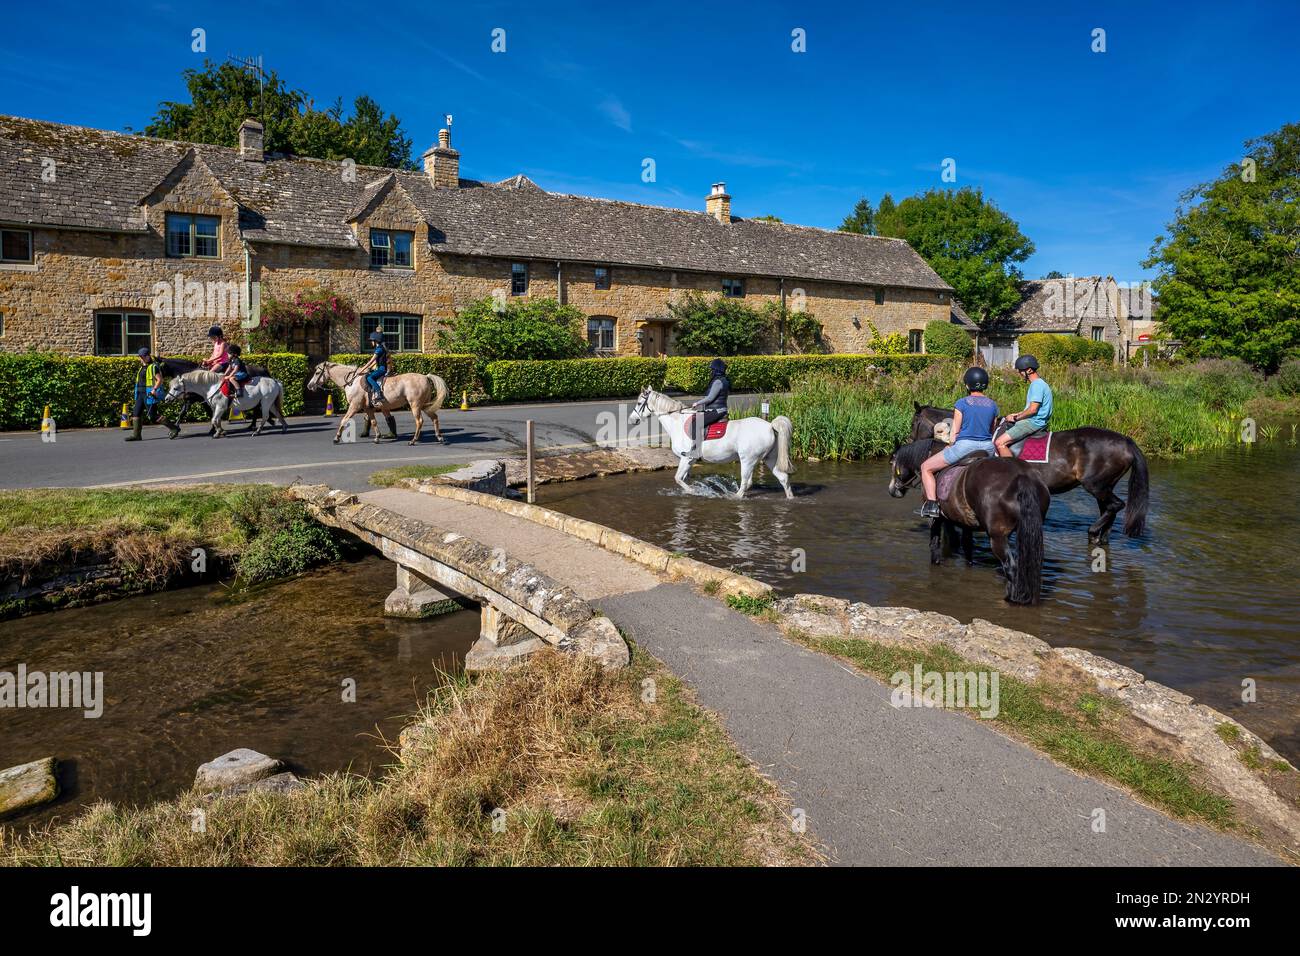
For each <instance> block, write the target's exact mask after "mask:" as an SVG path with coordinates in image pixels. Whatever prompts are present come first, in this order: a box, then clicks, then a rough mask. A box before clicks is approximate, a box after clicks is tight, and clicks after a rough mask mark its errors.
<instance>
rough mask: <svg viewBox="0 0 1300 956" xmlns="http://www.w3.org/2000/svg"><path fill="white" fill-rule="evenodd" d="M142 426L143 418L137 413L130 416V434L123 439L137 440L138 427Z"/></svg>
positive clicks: (139, 436) (138, 435) (138, 436)
mask: <svg viewBox="0 0 1300 956" xmlns="http://www.w3.org/2000/svg"><path fill="white" fill-rule="evenodd" d="M143 427H144V420H143V419H141V418H140V416H139V415H132V416H131V434H129V435H127V436H126V437H125V438H124V439H122V440H123V441H139V440H140V438H141V435H140V429H142V428H143Z"/></svg>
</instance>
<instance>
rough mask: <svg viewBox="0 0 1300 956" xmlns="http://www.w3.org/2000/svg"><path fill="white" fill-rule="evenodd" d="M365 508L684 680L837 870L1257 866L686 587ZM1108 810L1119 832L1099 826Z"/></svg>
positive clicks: (546, 548) (526, 539) (383, 499)
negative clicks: (551, 590)
mask: <svg viewBox="0 0 1300 956" xmlns="http://www.w3.org/2000/svg"><path fill="white" fill-rule="evenodd" d="M363 500H365V501H367V502H370V503H372V504H375V505H378V506H380V507H384V508H389V509H391V510H394V511H397V512H399V513H401V514H406V515H409V516H411V517H414V518H418V519H420V520H422V521H426V522H428V523H429V524H432V525H435V526H437V527H441V528H446V529H449V530H454V531H458V532H461V533H463V534H465V535H467V536H469V537H472V538H475V539H477V540H479V541H481V542H483V543H484V544H487V545H489V546H492V547H501V548H504V549H505V550H506V551H507V553H509V554H510V555H512V556H513V557H517V558H520V559H522V560H525V561H528V562H529V563H531V564H534V565H535V566H537V567H538V568H540V569H541V570H542V571H544V572H546V573H547V574H549V575H551V576H552V577H554V578H556V579H557V580H560V581H563V582H564V583H565V584H568V585H569V586H570V587H572V588H573V589H574V590H575V591H577V592H578V594H579V595H581V596H582V597H583V598H585V599H587V600H588V601H590V602H591V603H592V604H593V605H594V606H596V607H598V608H599V609H600V610H601V611H603V612H604V613H605V614H607V615H608V616H609V617H610V619H611V620H613V621H614V623H615V624H617V625H618V626H619V627H620V628H621V629H622V630H623V631H624V633H626V634H627V635H628V636H629V637H631V638H632V639H634V640H635V641H636V642H637V643H638V644H640V645H641V646H642V647H644V648H645V649H646V650H648V651H649V652H650V653H652V654H654V655H655V656H656V657H658V658H659V659H661V660H662V661H664V662H665V663H666V664H667V665H668V667H669V669H670V670H672V671H673V673H675V674H677V675H679V676H680V677H682V678H683V679H684V680H685V681H686V682H687V683H688V684H689V685H690V686H691V687H692V688H693V689H694V691H695V693H696V695H697V697H698V699H699V701H700V703H701V704H703V705H704V706H705V707H706V708H708V709H710V710H712V711H715V712H716V713H718V714H719V715H720V716H721V718H722V720H723V723H724V724H725V726H726V728H727V730H728V732H729V733H730V735H731V737H732V739H733V740H735V742H736V743H737V745H738V746H739V748H740V750H741V751H742V752H743V753H744V754H746V755H747V756H748V757H749V758H750V759H751V760H753V761H754V762H755V763H756V764H757V765H758V766H759V767H760V768H761V769H762V770H763V772H764V773H766V774H767V775H768V776H770V777H771V778H772V779H773V780H774V781H775V782H776V783H777V785H778V786H780V787H781V788H782V789H783V790H784V791H785V792H786V793H787V794H789V795H790V796H791V798H792V799H793V800H794V804H795V806H796V807H798V808H801V809H803V810H804V811H805V812H806V814H807V820H808V823H809V826H810V828H811V830H812V831H813V832H815V834H816V836H817V837H818V839H820V840H821V841H822V842H823V843H825V844H826V845H827V847H829V849H830V851H831V853H832V855H833V858H834V860H835V861H836V862H839V863H846V864H872V865H885V864H889V865H933V866H987V865H1046V866H1064V865H1069V866H1077V865H1115V866H1122V865H1138V866H1166V865H1192V864H1196V865H1251V864H1254V865H1259V864H1273V863H1277V862H1278V861H1277V860H1275V859H1274V858H1273V857H1272V856H1271V855H1269V854H1267V853H1265V852H1264V851H1262V850H1258V849H1256V848H1254V847H1252V846H1250V845H1249V844H1246V843H1244V842H1242V841H1240V840H1237V839H1234V838H1233V837H1229V836H1226V835H1223V834H1220V833H1216V832H1213V831H1210V830H1206V829H1203V828H1199V827H1192V826H1187V825H1184V824H1181V823H1176V822H1174V821H1172V820H1170V819H1168V818H1167V817H1165V816H1163V815H1162V814H1160V813H1157V812H1156V811H1154V810H1150V809H1148V808H1146V807H1143V806H1142V805H1140V804H1138V803H1137V802H1136V801H1134V800H1133V799H1132V798H1130V797H1129V796H1127V795H1126V794H1124V793H1122V792H1121V791H1119V790H1116V789H1114V788H1113V787H1110V786H1107V785H1106V784H1103V783H1099V782H1098V781H1095V780H1092V779H1090V778H1087V777H1081V776H1079V775H1077V774H1075V773H1072V772H1071V771H1069V770H1066V769H1065V768H1063V767H1060V766H1058V765H1057V764H1055V763H1053V762H1052V761H1051V760H1048V759H1047V758H1046V757H1043V756H1041V755H1039V754H1038V753H1037V752H1035V751H1033V750H1031V749H1030V748H1028V747H1026V746H1024V745H1022V744H1020V743H1017V742H1016V741H1014V740H1011V739H1009V738H1007V737H1004V736H1002V735H1001V734H999V733H997V732H996V731H994V730H992V729H991V728H990V727H989V726H988V725H987V724H983V723H981V722H979V721H978V720H972V719H970V718H968V717H964V716H961V715H959V714H955V713H952V712H949V711H943V710H937V709H926V708H916V709H896V708H894V707H893V706H891V704H890V702H889V695H890V688H889V687H887V686H886V685H884V684H882V683H880V682H879V681H877V680H875V679H874V678H871V677H867V676H864V675H862V674H859V673H857V672H855V671H851V670H850V669H848V668H847V667H845V666H844V665H842V664H841V663H840V662H838V661H836V660H834V659H833V658H830V657H827V656H826V655H824V654H819V653H816V652H815V651H810V650H808V649H807V648H805V647H802V646H800V645H797V644H794V643H791V642H790V641H788V640H786V639H785V638H784V637H783V636H782V635H781V634H780V633H779V632H778V631H777V630H776V628H775V627H773V626H772V625H770V624H765V623H760V622H758V621H755V620H754V619H753V618H750V617H747V616H745V615H743V614H739V613H737V612H735V611H733V610H731V609H730V608H728V607H726V606H725V605H724V604H721V603H720V602H718V601H717V600H715V599H713V598H709V597H706V596H704V595H702V594H699V593H698V592H696V591H694V590H692V589H691V588H690V587H688V586H686V585H683V584H675V583H664V582H661V581H660V580H658V579H657V578H656V577H655V576H654V575H653V574H651V573H650V572H649V571H648V570H647V569H646V568H645V567H644V566H642V565H639V564H634V563H632V562H630V561H628V560H626V559H625V558H622V557H619V556H618V555H614V554H611V553H609V552H608V551H605V550H603V549H601V548H599V547H597V546H596V545H593V544H591V543H590V542H587V541H582V540H579V539H575V538H573V537H571V536H568V535H566V534H564V533H562V532H560V531H557V530H555V529H554V528H548V527H545V526H542V525H537V524H533V523H532V522H528V521H524V520H521V519H517V518H514V517H512V516H510V515H506V514H502V513H500V512H496V511H488V510H487V509H484V508H474V507H471V506H469V505H465V504H462V503H460V502H456V501H450V500H448V499H445V498H436V497H433V496H431V495H425V494H420V493H418V492H412V491H406V490H399V489H385V490H380V491H372V492H370V493H368V494H366V495H365V496H364V498H363ZM1097 808H1101V809H1103V810H1105V811H1106V831H1105V832H1104V833H1094V832H1093V830H1092V821H1093V811H1094V810H1096V809H1097Z"/></svg>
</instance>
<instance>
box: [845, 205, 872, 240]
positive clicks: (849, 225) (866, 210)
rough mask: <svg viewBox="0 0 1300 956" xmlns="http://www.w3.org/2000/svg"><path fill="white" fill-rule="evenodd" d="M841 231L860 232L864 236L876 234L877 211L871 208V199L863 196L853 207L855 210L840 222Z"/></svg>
mask: <svg viewBox="0 0 1300 956" xmlns="http://www.w3.org/2000/svg"><path fill="white" fill-rule="evenodd" d="M840 232H858V233H861V234H862V235H864V236H874V235H875V234H876V211H875V210H874V209H872V208H871V200H870V199H868V198H867V197H866V196H863V197H862V198H861V199H859V200H858V204H857V205H856V206H854V207H853V212H851V213H849V214H848V215H847V216H845V217H844V221H843V222H842V223H840Z"/></svg>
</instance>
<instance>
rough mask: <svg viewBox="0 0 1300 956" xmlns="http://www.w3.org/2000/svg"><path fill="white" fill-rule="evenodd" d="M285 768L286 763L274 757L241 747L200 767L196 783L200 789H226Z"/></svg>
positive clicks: (271, 774) (251, 781)
mask: <svg viewBox="0 0 1300 956" xmlns="http://www.w3.org/2000/svg"><path fill="white" fill-rule="evenodd" d="M283 769H284V764H283V763H281V762H280V761H279V760H276V759H275V758H274V757H268V756H267V755H266V754H260V753H258V752H257V751H256V750H249V749H248V748H247V747H240V748H239V749H238V750H232V751H230V753H228V754H222V755H221V756H220V757H218V758H217V759H216V760H213V761H210V762H208V763H205V764H204V765H203V766H201V767H199V772H198V773H197V774H195V776H194V785H195V786H196V787H198V788H199V789H200V790H224V789H225V788H227V787H233V786H235V785H237V784H241V783H256V782H257V781H259V780H261V779H263V778H264V777H270V776H273V775H275V774H278V773H279V772H280V771H282V770H283Z"/></svg>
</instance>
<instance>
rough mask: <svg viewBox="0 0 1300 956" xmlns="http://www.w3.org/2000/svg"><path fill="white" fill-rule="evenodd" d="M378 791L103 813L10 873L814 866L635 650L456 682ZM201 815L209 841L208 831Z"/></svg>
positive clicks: (400, 748)
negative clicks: (197, 826)
mask: <svg viewBox="0 0 1300 956" xmlns="http://www.w3.org/2000/svg"><path fill="white" fill-rule="evenodd" d="M393 748H394V755H395V758H396V761H397V762H396V763H395V765H394V766H393V767H392V768H391V769H390V771H389V772H388V773H387V775H385V776H383V777H381V778H379V779H377V780H369V779H366V778H364V777H358V776H353V775H349V774H331V775H328V776H325V777H323V778H319V779H315V780H310V781H307V782H306V786H305V787H303V788H302V789H299V790H296V791H293V792H289V793H279V794H277V793H246V794H242V795H238V796H224V797H219V798H217V799H216V800H215V801H209V800H206V799H204V797H203V796H202V795H201V794H200V793H198V792H197V791H190V792H188V793H186V794H184V795H182V796H181V797H179V798H177V799H175V800H170V801H165V802H162V803H158V804H154V805H151V806H148V807H144V808H141V809H132V808H126V807H119V806H114V805H112V804H108V803H100V804H97V805H95V806H94V807H92V808H91V809H90V810H88V811H87V812H85V813H83V814H81V815H80V816H78V817H77V818H75V819H74V820H72V821H71V822H70V823H68V824H66V825H63V826H53V827H47V828H44V829H42V830H40V831H37V832H34V833H31V834H27V835H20V834H17V833H15V832H13V831H9V832H8V833H7V834H5V833H4V831H3V830H0V836H3V837H4V844H5V845H4V847H3V849H2V850H0V864H5V865H40V866H45V865H48V866H66V865H101V866H249V865H271V866H345V865H351V866H375V865H515V866H554V865H593V866H596V865H644V866H658V865H713V866H717V865H794V864H806V863H815V862H817V861H818V859H819V856H818V854H817V851H816V850H815V849H814V845H813V843H812V842H811V838H810V836H809V835H806V834H799V833H795V832H794V830H793V828H792V827H791V824H790V815H789V807H788V806H786V805H785V803H784V802H783V798H782V797H781V796H780V794H779V792H778V791H777V790H776V788H775V787H774V786H773V785H772V784H770V783H769V782H768V781H766V780H765V779H764V778H763V777H761V776H760V775H759V774H758V773H757V771H756V770H755V769H754V768H753V767H752V766H751V765H750V764H749V763H748V762H747V761H746V760H745V759H744V758H743V757H742V756H741V755H740V754H739V753H737V751H736V750H735V748H734V747H733V746H732V745H731V744H730V742H729V741H728V739H727V737H726V735H725V733H724V732H723V731H722V729H721V728H720V727H719V725H718V724H717V722H716V720H715V719H714V718H713V717H712V716H711V715H709V714H707V713H706V712H705V711H703V710H701V709H700V708H699V707H698V706H697V705H696V704H695V703H694V702H693V700H692V698H691V697H690V695H689V694H688V693H687V692H686V691H685V690H684V688H683V686H682V684H681V682H680V681H679V680H678V679H677V678H676V677H674V676H673V675H672V674H671V673H669V672H668V671H667V670H666V669H665V668H664V667H663V666H662V665H661V664H659V662H658V661H656V660H654V659H653V658H651V657H650V656H649V655H647V654H645V653H644V652H643V651H639V650H637V649H635V648H634V653H633V660H632V664H631V666H630V667H628V668H626V669H624V670H621V671H617V672H606V671H603V670H602V669H601V668H600V667H599V666H597V665H595V664H594V663H592V662H591V661H587V660H584V659H582V658H580V657H576V656H572V655H565V654H558V653H545V654H542V655H539V656H538V657H536V658H535V659H533V660H531V661H529V663H528V664H527V665H526V666H523V667H519V668H515V669H512V670H509V671H504V672H497V673H491V674H486V675H482V676H479V677H477V678H475V679H474V680H473V681H469V680H465V679H454V680H452V681H451V682H450V683H449V684H448V685H446V686H445V687H443V688H440V689H438V690H435V691H433V692H431V694H430V696H429V698H428V703H427V707H426V709H425V711H424V713H423V715H422V716H421V718H420V719H419V720H418V721H417V722H416V723H415V724H413V725H412V726H411V727H410V728H409V729H408V730H407V731H406V732H405V733H404V734H403V735H402V740H401V743H400V745H399V744H398V743H397V742H394V743H393ZM197 809H203V810H204V811H205V817H206V830H205V831H204V832H202V833H195V832H194V830H193V827H192V825H191V824H192V821H193V819H194V816H193V813H194V811H195V810H197Z"/></svg>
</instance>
